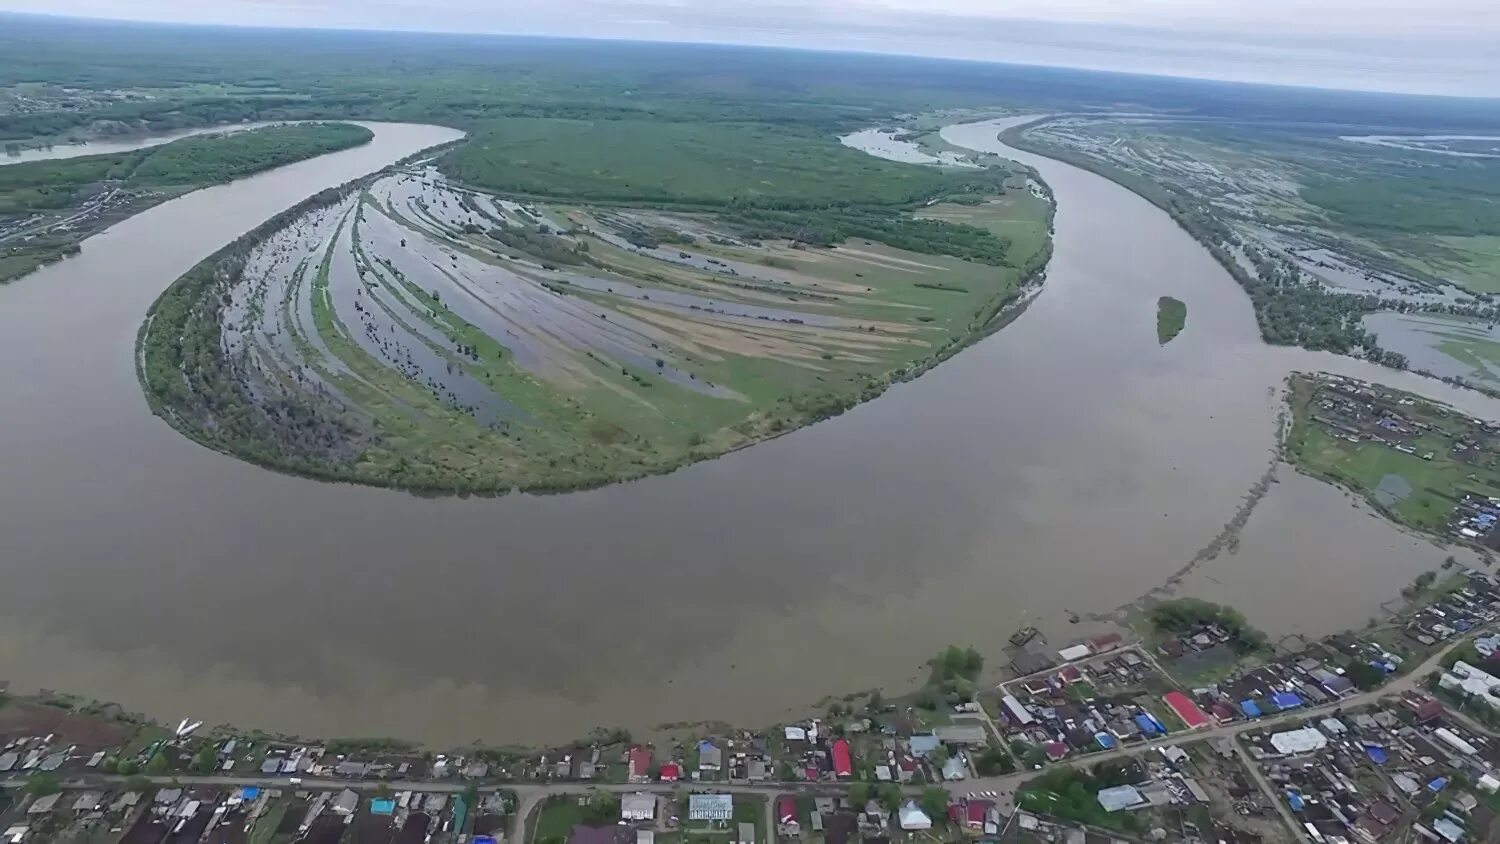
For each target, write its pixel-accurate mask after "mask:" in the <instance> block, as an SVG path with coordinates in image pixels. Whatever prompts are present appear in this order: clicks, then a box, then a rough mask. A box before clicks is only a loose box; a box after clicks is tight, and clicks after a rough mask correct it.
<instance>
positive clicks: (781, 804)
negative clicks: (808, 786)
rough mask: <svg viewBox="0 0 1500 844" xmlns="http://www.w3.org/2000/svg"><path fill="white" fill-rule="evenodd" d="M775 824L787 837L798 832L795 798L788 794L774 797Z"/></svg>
mask: <svg viewBox="0 0 1500 844" xmlns="http://www.w3.org/2000/svg"><path fill="white" fill-rule="evenodd" d="M776 824H777V826H779V827H781V831H782V832H783V833H784V834H785V835H786V836H787V837H791V836H794V835H797V834H798V830H797V827H798V824H797V798H795V797H793V796H792V795H790V794H783V795H781V796H780V797H778V798H776Z"/></svg>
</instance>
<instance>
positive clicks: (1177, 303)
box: [1156, 296, 1187, 346]
mask: <svg viewBox="0 0 1500 844" xmlns="http://www.w3.org/2000/svg"><path fill="white" fill-rule="evenodd" d="M1186 324H1187V304H1186V303H1184V302H1183V301H1182V300H1181V299H1173V298H1172V297H1171V296H1163V297H1161V298H1160V299H1157V300H1156V341H1157V342H1158V343H1161V344H1162V345H1163V346H1165V345H1167V344H1168V343H1170V342H1172V338H1174V337H1176V336H1177V335H1178V334H1181V333H1182V328H1183V326H1184V325H1186Z"/></svg>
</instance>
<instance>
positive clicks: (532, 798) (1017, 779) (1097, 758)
mask: <svg viewBox="0 0 1500 844" xmlns="http://www.w3.org/2000/svg"><path fill="white" fill-rule="evenodd" d="M1474 632H1475V633H1477V632H1479V631H1474ZM1468 638H1469V637H1464V638H1462V639H1458V640H1455V641H1453V642H1451V643H1449V644H1448V645H1447V646H1445V647H1444V648H1443V649H1442V650H1439V651H1438V652H1436V653H1434V654H1433V655H1432V656H1430V657H1428V658H1427V659H1426V660H1424V661H1423V662H1422V663H1420V664H1419V665H1417V666H1416V667H1415V668H1413V669H1412V670H1411V671H1410V672H1408V673H1406V674H1404V675H1402V676H1401V677H1398V678H1396V679H1395V680H1393V681H1391V682H1390V683H1387V684H1386V685H1384V686H1382V687H1380V688H1379V689H1376V690H1375V691H1371V692H1361V693H1359V694H1355V695H1351V696H1350V697H1346V698H1344V699H1342V700H1340V701H1337V702H1335V703H1328V704H1323V705H1321V706H1313V707H1304V708H1302V709H1296V710H1293V711H1291V712H1286V713H1281V714H1277V715H1269V716H1266V717H1263V718H1260V719H1258V720H1255V721H1242V722H1235V723H1232V724H1226V725H1223V726H1214V727H1208V728H1205V729H1202V730H1194V731H1191V732H1179V733H1173V734H1172V735H1169V736H1165V737H1163V738H1159V739H1156V740H1153V741H1147V742H1142V743H1139V744H1132V745H1130V746H1129V747H1122V748H1119V749H1116V750H1110V751H1105V752H1103V753H1091V754H1089V755H1088V756H1084V757H1081V758H1079V759H1077V760H1075V762H1074V764H1083V765H1094V764H1097V763H1099V762H1108V761H1111V760H1115V759H1122V758H1128V757H1131V756H1135V755H1138V754H1141V753H1146V752H1149V751H1153V750H1159V749H1161V748H1165V747H1175V746H1177V745H1180V744H1188V743H1190V742H1198V741H1204V740H1205V739H1210V738H1219V737H1230V738H1232V737H1234V736H1237V735H1239V734H1240V733H1244V732H1248V731H1251V730H1263V729H1266V728H1268V727H1271V726H1274V725H1276V724H1278V723H1282V722H1287V721H1293V720H1300V719H1304V718H1307V717H1308V716H1309V715H1310V714H1312V713H1315V712H1326V711H1332V710H1335V709H1353V708H1358V707H1361V706H1365V705H1368V704H1372V703H1375V702H1376V701H1377V700H1379V699H1380V698H1382V697H1388V696H1390V695H1395V694H1400V693H1402V692H1405V691H1409V690H1411V689H1414V688H1417V687H1418V684H1419V683H1420V682H1421V678H1423V677H1425V676H1426V675H1427V674H1428V673H1429V672H1431V671H1432V670H1433V669H1434V668H1436V667H1437V666H1438V664H1439V663H1440V662H1441V661H1442V659H1443V658H1444V657H1446V656H1447V655H1448V654H1449V653H1450V652H1451V651H1452V650H1453V649H1454V648H1456V647H1458V646H1459V645H1460V644H1462V643H1463V642H1466V641H1468ZM1449 711H1450V713H1452V710H1449ZM1453 714H1455V715H1458V714H1457V713H1453ZM1458 720H1459V721H1461V722H1463V723H1464V724H1465V725H1466V726H1469V727H1471V728H1472V729H1475V730H1477V731H1481V732H1484V733H1489V734H1494V733H1493V731H1491V730H1489V729H1488V728H1485V727H1482V726H1480V725H1478V724H1476V723H1474V722H1473V721H1472V720H1471V719H1468V718H1467V717H1465V716H1462V715H1458ZM1236 749H1237V751H1238V752H1240V754H1241V757H1242V761H1244V762H1245V763H1246V767H1248V768H1249V769H1250V771H1251V773H1252V775H1253V776H1254V778H1255V780H1256V782H1257V783H1258V784H1259V785H1260V787H1261V790H1262V791H1263V792H1265V793H1266V797H1267V798H1268V799H1270V800H1271V802H1272V803H1273V804H1274V805H1275V806H1276V807H1277V808H1278V811H1279V812H1280V813H1281V815H1282V818H1283V819H1284V820H1286V821H1288V822H1291V823H1292V828H1293V829H1294V830H1296V832H1297V834H1298V835H1299V836H1300V835H1301V829H1302V828H1301V826H1300V825H1299V824H1297V823H1295V822H1293V818H1292V816H1291V814H1290V812H1288V810H1287V808H1286V805H1285V800H1284V799H1283V798H1282V796H1281V795H1280V794H1279V793H1277V792H1275V791H1274V790H1273V789H1271V787H1270V784H1269V783H1267V782H1266V781H1265V779H1264V778H1263V777H1261V776H1260V774H1259V771H1258V770H1257V768H1256V767H1255V765H1254V764H1252V763H1251V760H1250V759H1248V758H1247V757H1245V754H1244V753H1243V751H1239V750H1238V744H1236ZM1037 773H1038V772H1037V771H1017V772H1015V773H1012V774H1007V775H1005V776H1001V777H985V778H978V779H969V780H964V781H961V782H955V783H947V784H946V787H947V789H948V791H949V792H950V793H952V794H955V795H958V796H962V795H964V794H968V793H972V792H978V791H993V792H995V793H996V794H997V795H999V797H998V800H997V802H998V803H1000V804H1001V807H1002V808H1003V809H1004V810H1005V811H1007V812H1010V811H1011V810H1013V809H1014V806H1015V793H1016V789H1017V788H1019V787H1020V786H1021V784H1022V783H1024V782H1025V781H1026V780H1028V779H1030V778H1032V777H1034V776H1036V775H1037ZM128 779H129V778H127V777H122V776H109V775H103V774H91V775H88V776H85V777H79V778H76V779H69V780H67V781H66V782H65V783H64V785H65V787H66V788H98V787H110V786H113V787H118V786H120V785H123V784H124V783H125V782H126V781H127V780H128ZM145 779H146V780H148V781H149V782H150V783H151V784H152V785H155V786H169V785H209V786H221V787H222V786H236V785H252V786H261V787H263V788H288V787H289V786H290V785H291V784H290V782H289V780H288V778H287V777H256V776H251V777H223V776H194V775H177V776H159V777H146V778H145ZM0 785H5V786H9V787H22V786H24V785H25V780H24V779H23V778H16V779H11V780H9V781H5V782H3V783H0ZM382 787H384V788H388V789H391V790H392V791H423V792H434V793H447V794H453V793H459V792H462V791H465V790H466V789H467V788H468V787H469V783H467V782H454V781H452V780H438V781H411V780H397V781H391V782H387V781H385V780H359V781H350V780H342V779H333V778H320V777H303V778H302V780H301V782H300V783H299V784H298V785H297V788H300V789H307V790H330V789H345V788H351V789H354V790H356V791H374V790H376V789H379V788H382ZM848 787H849V786H848V784H840V783H770V784H763V785H731V784H727V783H711V784H703V785H701V786H700V785H699V784H696V783H676V784H669V785H663V784H661V783H651V784H645V785H637V784H615V783H593V784H591V783H582V782H568V783H558V784H555V785H547V784H534V783H525V784H514V785H508V784H507V785H486V786H482V787H480V789H479V790H480V791H481V792H482V793H491V792H494V791H496V790H502V789H503V790H508V791H512V792H514V793H515V794H516V796H517V799H518V801H519V806H518V807H517V811H516V813H515V819H514V820H513V822H512V823H513V826H514V829H512V830H511V836H512V838H511V840H513V841H516V840H519V839H518V838H517V837H516V836H519V835H520V834H521V832H522V831H523V827H522V825H523V824H524V823H525V819H526V817H527V816H528V815H529V814H530V812H531V811H532V810H533V809H535V808H536V807H537V806H538V805H539V804H540V803H541V802H542V801H543V800H545V799H547V798H548V797H551V796H554V795H560V794H582V793H586V792H588V791H590V790H595V789H597V790H601V791H612V792H627V791H646V792H650V793H654V794H670V793H674V792H679V791H685V790H693V789H696V788H703V789H709V788H711V789H712V790H714V791H721V792H722V791H729V792H740V793H747V794H758V795H765V796H767V797H769V796H772V795H776V794H785V793H788V792H795V793H801V794H819V795H838V794H842V793H845V792H847V790H848ZM905 790H906V791H907V792H908V793H910V794H912V795H916V794H917V793H919V792H920V791H921V789H920V788H919V787H907V788H906V789H905ZM770 812H771V810H770V809H769V808H768V810H767V817H768V818H770ZM774 827H775V824H774V823H772V824H771V826H770V827H768V828H769V829H774ZM523 844H529V842H523Z"/></svg>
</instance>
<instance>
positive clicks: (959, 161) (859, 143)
mask: <svg viewBox="0 0 1500 844" xmlns="http://www.w3.org/2000/svg"><path fill="white" fill-rule="evenodd" d="M839 141H840V142H841V143H843V145H844V146H847V147H853V148H855V149H857V150H859V151H860V152H867V153H869V154H870V155H873V156H875V157H877V158H884V159H888V160H890V161H900V162H902V163H905V164H939V165H943V166H945V167H976V166H978V165H976V164H975V163H974V162H972V161H970V160H969V159H968V158H966V157H965V156H963V155H960V154H959V153H956V152H954V151H952V150H942V151H940V152H939V153H938V154H937V155H933V154H932V153H930V152H927V151H926V150H924V149H922V147H921V146H919V145H917V144H916V143H915V142H913V141H909V140H904V139H903V138H902V136H901V133H900V132H898V131H896V130H894V129H865V130H863V131H860V132H853V133H850V134H848V135H844V136H843V137H841V138H839Z"/></svg>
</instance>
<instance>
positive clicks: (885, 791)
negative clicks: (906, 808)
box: [880, 782, 902, 812]
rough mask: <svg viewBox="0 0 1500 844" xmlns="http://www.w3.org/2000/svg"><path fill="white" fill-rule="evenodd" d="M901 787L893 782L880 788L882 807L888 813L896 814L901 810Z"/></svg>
mask: <svg viewBox="0 0 1500 844" xmlns="http://www.w3.org/2000/svg"><path fill="white" fill-rule="evenodd" d="M901 802H902V799H901V786H899V785H896V784H895V783H893V782H888V783H884V784H882V785H881V786H880V805H881V806H883V807H884V808H885V810H886V811H887V812H894V811H896V810H897V809H899V808H901Z"/></svg>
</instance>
